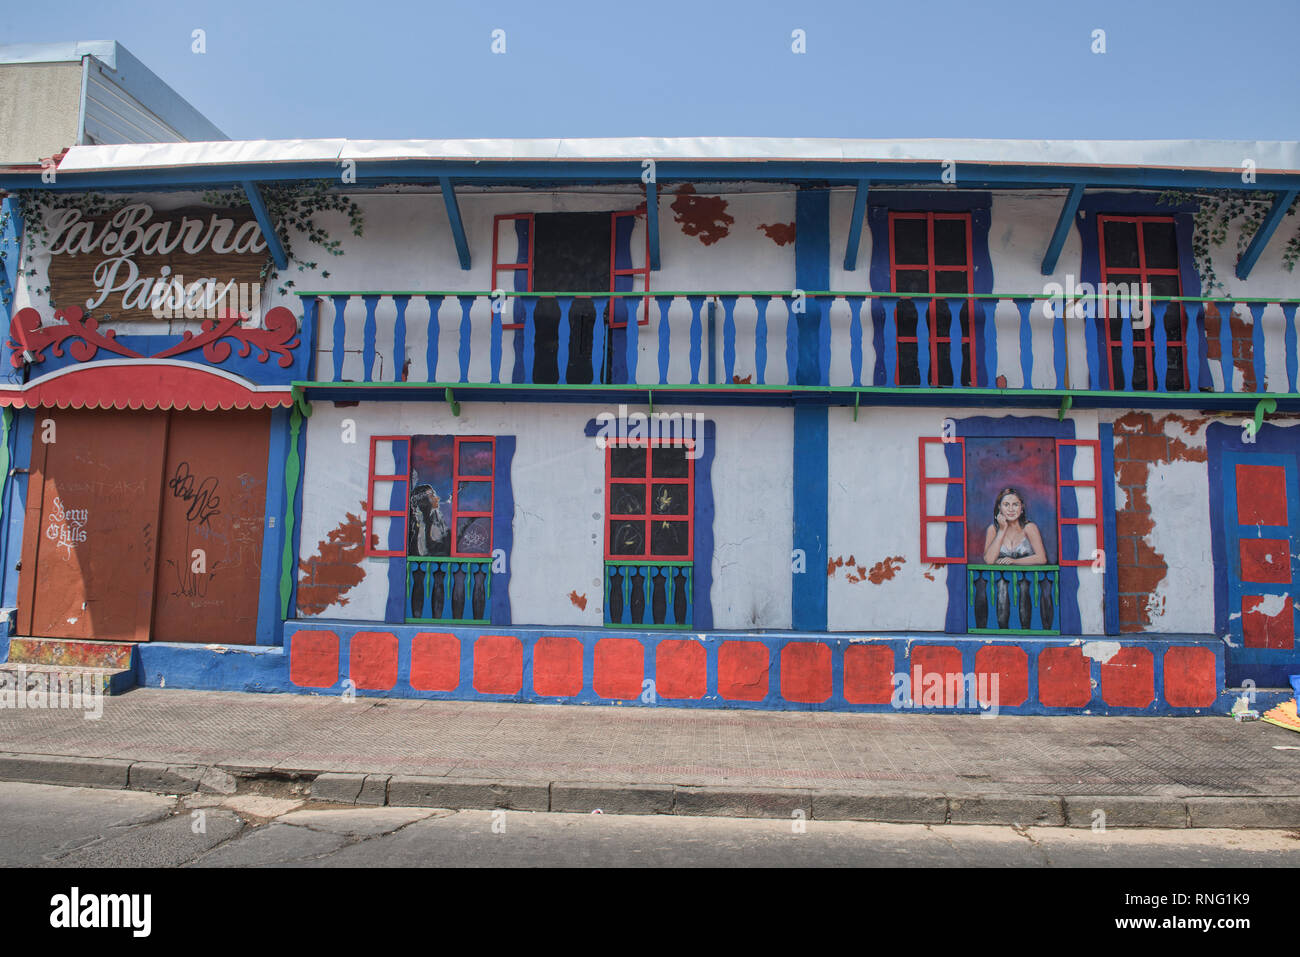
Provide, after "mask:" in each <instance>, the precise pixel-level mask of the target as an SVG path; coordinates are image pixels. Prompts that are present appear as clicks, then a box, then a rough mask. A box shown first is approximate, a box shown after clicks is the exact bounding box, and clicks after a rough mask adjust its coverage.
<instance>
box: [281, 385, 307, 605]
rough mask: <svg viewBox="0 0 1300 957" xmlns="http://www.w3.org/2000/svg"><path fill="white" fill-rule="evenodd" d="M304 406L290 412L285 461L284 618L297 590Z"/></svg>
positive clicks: (282, 599)
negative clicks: (296, 528)
mask: <svg viewBox="0 0 1300 957" xmlns="http://www.w3.org/2000/svg"><path fill="white" fill-rule="evenodd" d="M302 420H303V415H302V410H301V409H300V408H299V406H298V404H297V403H295V404H294V407H293V411H292V412H291V413H290V414H289V455H288V457H287V458H286V459H285V463H284V492H285V509H284V554H283V555H282V556H281V558H280V618H281V619H282V620H286V621H287V620H288V618H289V597H290V596H291V595H292V594H293V572H294V569H295V567H296V566H297V561H296V557H297V556H295V555H294V553H293V527H294V503H295V502H296V501H297V499H298V476H299V474H300V473H301V471H302V459H301V458H300V456H299V455H298V433H299V432H300V431H301V430H302Z"/></svg>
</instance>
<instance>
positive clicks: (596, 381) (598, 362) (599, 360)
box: [591, 298, 609, 385]
mask: <svg viewBox="0 0 1300 957" xmlns="http://www.w3.org/2000/svg"><path fill="white" fill-rule="evenodd" d="M591 304H592V305H593V306H594V307H595V308H596V325H595V327H594V328H593V329H592V338H591V384H592V385H600V384H601V383H602V382H604V381H605V307H606V306H608V305H609V300H608V299H600V298H596V299H593V300H592V301H591Z"/></svg>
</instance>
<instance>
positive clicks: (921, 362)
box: [912, 299, 939, 388]
mask: <svg viewBox="0 0 1300 957" xmlns="http://www.w3.org/2000/svg"><path fill="white" fill-rule="evenodd" d="M912 303H913V304H914V305H915V306H916V369H917V377H918V378H919V379H920V385H921V388H925V387H926V386H928V385H929V384H930V319H929V315H928V313H929V311H930V302H929V300H926V299H913V300H912ZM935 312H938V310H937V309H936V310H935ZM938 325H939V324H938V323H937V322H936V323H935V326H936V328H937V327H938ZM935 378H936V379H938V376H935Z"/></svg>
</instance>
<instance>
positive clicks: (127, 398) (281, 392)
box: [0, 359, 293, 412]
mask: <svg viewBox="0 0 1300 957" xmlns="http://www.w3.org/2000/svg"><path fill="white" fill-rule="evenodd" d="M292 404H293V396H292V394H291V393H290V391H289V389H287V388H284V387H280V388H277V389H274V390H261V389H258V388H257V387H255V386H252V385H250V384H247V382H246V380H243V379H240V378H239V377H237V376H233V375H231V374H230V373H225V372H221V371H219V370H212V369H205V368H202V367H200V366H195V365H191V364H189V363H171V362H165V361H161V362H160V361H156V360H155V361H151V360H147V359H146V360H142V361H141V360H135V361H133V360H129V359H128V360H124V361H122V360H119V361H113V360H109V361H105V362H95V363H87V364H86V365H80V366H72V367H69V368H67V369H60V370H59V371H58V372H55V373H53V374H52V375H49V376H45V377H43V378H41V379H37V380H36V381H35V382H29V383H28V384H27V385H25V386H22V387H21V388H10V389H5V388H2V387H0V406H13V407H16V408H47V409H51V408H58V409H190V410H194V411H202V410H206V411H209V412H215V411H217V410H218V409H220V410H222V411H227V410H230V409H266V408H275V407H279V406H290V405H292Z"/></svg>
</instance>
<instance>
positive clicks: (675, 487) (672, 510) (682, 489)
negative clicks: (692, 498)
mask: <svg viewBox="0 0 1300 957" xmlns="http://www.w3.org/2000/svg"><path fill="white" fill-rule="evenodd" d="M688 498H689V494H688V489H687V487H686V485H685V483H682V484H676V483H672V484H669V483H664V484H659V483H655V485H654V486H653V489H652V492H651V508H652V509H653V510H654V514H656V515H685V514H686V503H687V499H688Z"/></svg>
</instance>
